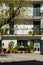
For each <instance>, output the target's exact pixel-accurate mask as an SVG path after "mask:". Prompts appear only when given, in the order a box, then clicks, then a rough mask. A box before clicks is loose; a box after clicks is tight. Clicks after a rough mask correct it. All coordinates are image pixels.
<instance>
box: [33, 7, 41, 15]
mask: <svg viewBox="0 0 43 65" xmlns="http://www.w3.org/2000/svg"><path fill="white" fill-rule="evenodd" d="M33 16H40V7H35V8H33Z"/></svg>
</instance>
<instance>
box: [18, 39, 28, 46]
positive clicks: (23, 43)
mask: <svg viewBox="0 0 43 65" xmlns="http://www.w3.org/2000/svg"><path fill="white" fill-rule="evenodd" d="M17 44H18V45H19V46H27V45H28V40H17Z"/></svg>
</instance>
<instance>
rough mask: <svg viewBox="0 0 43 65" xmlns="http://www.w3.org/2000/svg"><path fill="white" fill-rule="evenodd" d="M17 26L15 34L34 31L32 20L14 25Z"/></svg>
mask: <svg viewBox="0 0 43 65" xmlns="http://www.w3.org/2000/svg"><path fill="white" fill-rule="evenodd" d="M14 26H15V27H14V28H15V31H14V33H15V34H28V32H29V31H32V32H33V29H32V28H33V22H30V23H29V24H17V27H16V25H14Z"/></svg>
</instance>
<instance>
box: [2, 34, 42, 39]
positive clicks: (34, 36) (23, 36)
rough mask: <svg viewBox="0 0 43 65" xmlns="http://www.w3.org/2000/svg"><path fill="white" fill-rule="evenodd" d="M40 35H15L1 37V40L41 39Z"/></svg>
mask: <svg viewBox="0 0 43 65" xmlns="http://www.w3.org/2000/svg"><path fill="white" fill-rule="evenodd" d="M41 37H42V35H27V34H20V35H19V34H16V35H3V36H2V39H3V40H6V39H7V40H14V39H17V40H29V39H41Z"/></svg>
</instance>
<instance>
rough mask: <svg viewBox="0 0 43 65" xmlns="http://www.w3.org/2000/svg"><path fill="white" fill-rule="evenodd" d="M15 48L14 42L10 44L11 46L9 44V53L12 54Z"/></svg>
mask: <svg viewBox="0 0 43 65" xmlns="http://www.w3.org/2000/svg"><path fill="white" fill-rule="evenodd" d="M13 46H14V42H13V41H11V42H9V44H8V47H9V49H8V51H9V52H10V53H12V52H13Z"/></svg>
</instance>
